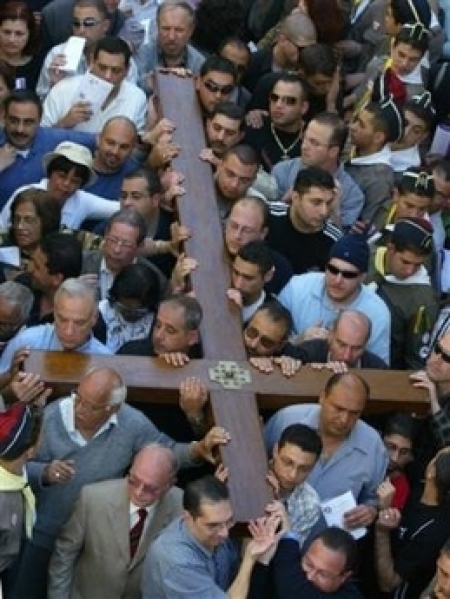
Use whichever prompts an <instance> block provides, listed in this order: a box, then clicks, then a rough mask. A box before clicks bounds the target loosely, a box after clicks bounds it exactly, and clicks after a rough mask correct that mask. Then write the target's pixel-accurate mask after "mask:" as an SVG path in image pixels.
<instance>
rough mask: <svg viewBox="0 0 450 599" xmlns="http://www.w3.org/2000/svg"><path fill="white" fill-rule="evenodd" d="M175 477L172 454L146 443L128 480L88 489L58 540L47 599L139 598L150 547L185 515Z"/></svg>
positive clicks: (162, 448) (84, 491) (136, 458)
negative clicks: (139, 527) (134, 533)
mask: <svg viewBox="0 0 450 599" xmlns="http://www.w3.org/2000/svg"><path fill="white" fill-rule="evenodd" d="M175 473H176V462H175V456H174V454H173V452H172V451H171V450H170V449H167V448H165V447H162V446H160V445H148V446H147V447H144V449H142V450H141V451H140V452H139V453H138V454H137V455H136V457H135V458H134V460H133V464H132V466H131V469H130V472H129V475H128V476H127V478H119V479H114V480H108V481H104V482H99V483H94V484H91V485H86V486H84V487H83V489H82V491H81V495H80V498H79V500H78V501H77V503H76V504H75V509H74V511H73V513H72V516H71V518H70V520H69V521H68V522H67V524H66V525H65V526H64V528H63V530H62V532H61V534H60V536H59V538H58V540H57V542H56V546H55V550H54V552H53V556H52V560H51V562H50V572H49V586H48V599H61V598H65V597H89V598H90V599H104V598H105V597H127V598H130V599H131V598H133V597H136V598H138V597H140V590H139V589H140V583H141V578H142V564H143V560H144V557H145V554H146V551H147V547H148V545H149V543H150V542H151V541H152V540H154V539H155V538H156V536H157V535H158V534H159V533H160V531H161V530H162V529H163V528H164V527H165V526H166V525H167V524H169V523H170V522H172V520H174V519H175V517H177V516H179V515H180V514H181V512H182V492H181V490H180V489H178V488H177V487H173V484H174V481H175ZM141 510H144V511H143V512H141ZM144 514H145V515H144ZM140 518H143V519H144V522H145V524H144V528H143V531H142V533H141V536H140V540H139V542H138V545H137V549H136V550H135V552H134V554H133V550H132V547H133V542H132V541H130V531H131V530H132V529H133V526H134V525H135V524H137V523H138V522H139V520H140Z"/></svg>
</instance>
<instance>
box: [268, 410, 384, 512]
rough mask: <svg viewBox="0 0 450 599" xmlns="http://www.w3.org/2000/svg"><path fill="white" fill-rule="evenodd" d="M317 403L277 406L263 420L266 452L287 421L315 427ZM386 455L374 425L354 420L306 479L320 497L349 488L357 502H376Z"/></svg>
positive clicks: (318, 412) (318, 413)
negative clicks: (346, 431) (275, 409)
mask: <svg viewBox="0 0 450 599" xmlns="http://www.w3.org/2000/svg"><path fill="white" fill-rule="evenodd" d="M319 415H320V406H319V405H316V404H303V405H301V406H289V407H287V408H283V409H282V410H279V411H278V412H277V413H276V414H274V415H273V416H272V418H270V420H269V421H268V422H267V424H266V426H265V429H264V435H265V442H266V447H267V450H268V453H269V455H271V453H272V448H273V446H274V445H275V443H276V442H277V441H278V440H279V438H280V436H281V433H282V432H283V431H284V429H285V428H286V427H287V426H290V425H291V424H297V423H301V424H306V425H307V426H310V427H311V428H313V429H316V430H318V428H319ZM387 465H388V456H387V452H386V449H385V447H384V444H383V442H382V440H381V437H380V435H379V434H378V433H377V431H376V430H375V429H373V428H372V427H371V426H369V425H368V424H366V423H365V422H363V421H362V420H358V421H357V423H356V424H355V426H354V428H353V430H352V432H351V434H350V435H349V436H348V437H347V438H346V440H345V441H344V442H343V443H342V445H341V446H340V447H339V449H338V450H337V451H336V452H335V453H334V454H333V455H332V456H331V458H330V459H329V460H327V461H326V462H322V461H321V460H320V459H319V460H318V461H317V463H316V465H315V466H314V468H313V469H312V471H311V473H310V474H309V476H308V478H307V481H308V483H309V484H310V485H311V486H312V487H313V488H314V489H315V490H316V491H317V493H318V495H319V497H320V499H321V501H325V500H326V499H331V498H332V497H337V496H338V495H341V494H342V493H346V492H347V491H352V493H353V495H354V497H355V499H356V502H357V503H358V504H362V503H366V504H370V505H376V504H377V502H378V498H377V493H376V490H377V487H378V485H379V484H380V483H381V482H382V481H383V479H384V477H385V474H386V468H387Z"/></svg>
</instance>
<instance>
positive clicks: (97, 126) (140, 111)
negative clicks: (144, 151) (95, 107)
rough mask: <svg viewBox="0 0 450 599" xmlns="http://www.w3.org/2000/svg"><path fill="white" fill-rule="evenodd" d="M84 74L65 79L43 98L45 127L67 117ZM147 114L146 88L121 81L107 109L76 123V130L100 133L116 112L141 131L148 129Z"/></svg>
mask: <svg viewBox="0 0 450 599" xmlns="http://www.w3.org/2000/svg"><path fill="white" fill-rule="evenodd" d="M83 76H84V75H74V76H73V77H69V78H67V79H63V80H62V81H60V82H59V83H57V84H56V85H54V86H53V87H52V89H51V90H50V92H49V94H48V96H47V97H46V99H45V101H44V106H43V114H42V120H41V126H42V127H54V126H55V125H56V123H57V122H58V121H59V120H61V119H62V118H64V117H65V116H66V114H67V113H68V112H69V110H70V109H71V108H72V106H73V104H74V98H75V97H76V95H77V92H78V89H79V86H80V80H81V79H82V78H83ZM146 114H147V97H146V95H145V94H144V92H143V91H142V90H141V89H139V87H137V85H134V84H133V83H128V81H122V83H121V85H120V89H119V93H118V94H117V96H116V97H115V98H114V100H112V102H110V103H109V104H108V106H106V108H105V109H104V110H100V111H99V112H97V113H95V114H94V115H92V117H91V118H90V119H89V120H88V121H84V122H82V123H79V124H78V125H76V126H75V127H74V128H73V129H74V130H76V131H86V132H88V133H100V131H101V130H102V129H103V127H104V125H105V123H106V122H107V121H109V119H111V118H113V117H116V116H125V117H128V118H129V119H130V120H131V121H133V123H134V124H135V125H136V128H137V130H138V131H143V130H144V129H145V119H146Z"/></svg>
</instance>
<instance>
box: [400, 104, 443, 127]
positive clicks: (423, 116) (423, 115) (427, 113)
mask: <svg viewBox="0 0 450 599" xmlns="http://www.w3.org/2000/svg"><path fill="white" fill-rule="evenodd" d="M407 110H409V112H412V113H413V114H414V115H415V116H416V117H417V118H418V119H420V120H421V121H423V122H424V123H425V125H426V127H427V129H428V132H429V133H430V132H431V131H432V130H433V129H434V125H435V121H436V115H435V114H433V112H432V111H431V110H430V109H429V108H425V107H424V106H423V105H422V104H419V103H417V102H416V101H414V100H413V99H411V100H407V101H406V102H405V103H404V104H403V112H404V113H406V111H407Z"/></svg>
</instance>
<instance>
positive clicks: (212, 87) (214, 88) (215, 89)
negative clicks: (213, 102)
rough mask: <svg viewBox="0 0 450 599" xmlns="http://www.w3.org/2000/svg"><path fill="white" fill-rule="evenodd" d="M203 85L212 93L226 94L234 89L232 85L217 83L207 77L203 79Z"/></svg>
mask: <svg viewBox="0 0 450 599" xmlns="http://www.w3.org/2000/svg"><path fill="white" fill-rule="evenodd" d="M204 86H205V87H206V89H209V91H210V92H212V93H213V94H221V95H222V96H228V94H231V92H232V91H233V89H234V85H218V84H217V83H214V81H210V80H209V79H207V80H206V81H204Z"/></svg>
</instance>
